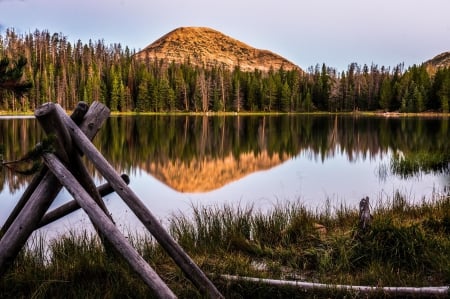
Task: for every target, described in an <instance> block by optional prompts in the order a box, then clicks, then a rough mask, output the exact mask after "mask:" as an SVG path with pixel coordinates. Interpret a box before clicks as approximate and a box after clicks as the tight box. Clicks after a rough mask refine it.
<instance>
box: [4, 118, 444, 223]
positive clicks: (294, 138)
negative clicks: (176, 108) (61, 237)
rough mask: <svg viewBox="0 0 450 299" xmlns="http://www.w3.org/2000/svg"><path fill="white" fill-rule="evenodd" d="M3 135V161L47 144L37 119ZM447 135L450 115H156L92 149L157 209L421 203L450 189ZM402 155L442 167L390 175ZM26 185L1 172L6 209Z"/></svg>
mask: <svg viewBox="0 0 450 299" xmlns="http://www.w3.org/2000/svg"><path fill="white" fill-rule="evenodd" d="M0 131H1V132H2V135H1V138H0V144H2V145H3V146H4V151H5V153H4V159H5V160H12V159H16V158H18V157H20V156H22V155H23V154H25V152H27V151H28V150H29V149H30V148H32V147H33V146H34V145H35V144H36V143H37V142H38V141H39V140H41V139H42V138H43V133H42V130H41V129H40V127H39V126H38V124H37V122H36V121H35V120H34V119H17V118H14V119H5V118H2V119H0ZM448 137H449V129H448V118H383V117H361V116H360V117H358V116H356V117H355V116H335V115H322V116H311V115H307V116H305V115H303V116H299V115H278V116H191V115H184V116H169V115H159V116H123V117H111V118H109V119H108V121H107V122H106V124H105V125H104V127H103V128H102V129H101V130H100V132H99V134H98V136H97V137H96V138H95V140H94V143H95V145H96V146H97V148H99V150H100V151H101V152H102V153H103V154H104V155H105V157H106V158H107V160H108V161H110V162H111V163H112V164H113V166H114V167H115V168H116V169H117V170H118V171H119V172H125V173H128V174H129V175H130V177H131V184H130V185H131V186H132V188H134V190H136V192H137V193H139V194H142V195H143V196H144V197H149V196H148V194H149V193H151V194H152V196H151V197H152V199H151V200H152V201H151V203H149V204H151V205H152V207H153V209H154V208H155V205H157V206H161V207H160V208H161V210H164V211H168V210H172V209H176V208H179V206H180V205H181V204H182V203H183V204H186V203H187V202H188V201H195V200H197V199H199V200H201V201H204V202H214V201H221V200H222V201H224V200H229V201H232V200H235V201H238V200H246V199H248V201H249V202H254V201H257V200H259V199H261V198H265V199H267V198H271V199H274V198H275V199H282V198H291V199H292V198H300V199H302V200H303V201H308V202H319V201H322V200H323V199H324V198H327V197H335V198H338V199H343V200H350V199H351V200H359V199H360V198H361V196H364V195H366V194H369V195H370V196H372V197H373V196H378V195H379V194H380V192H385V193H392V192H393V189H395V188H405V189H406V192H410V193H411V197H416V198H417V199H420V198H421V197H422V196H424V194H425V195H426V194H429V193H431V192H433V190H434V189H442V188H445V187H446V186H448V185H450V182H449V176H448V159H449V153H450V149H449V147H450V141H449V138H448ZM398 153H401V155H402V156H403V157H406V158H409V159H413V158H414V157H417V156H418V155H419V156H421V157H433V159H438V160H439V159H440V160H441V161H440V162H439V161H438V162H439V163H440V164H439V165H441V166H442V167H440V168H433V167H428V168H422V170H421V171H422V173H421V175H420V177H416V178H413V179H411V177H406V176H403V175H402V173H396V172H395V171H392V170H394V169H393V168H391V162H392V159H395V157H396V155H397V154H398ZM411 157H412V158H411ZM436 157H438V158H436ZM433 161H434V160H433ZM88 165H89V164H88ZM421 165H425V166H426V164H424V163H422V164H421ZM383 167H384V168H383ZM423 170H426V171H425V172H423ZM383 171H384V172H383ZM94 176H95V177H96V178H97V181H101V178H99V177H98V176H97V175H96V174H94ZM29 179H30V178H28V177H23V176H16V175H15V174H13V173H10V172H8V171H7V170H5V169H3V173H2V175H1V176H0V207H1V208H2V213H6V212H5V202H10V204H8V208H9V207H10V206H12V202H14V200H16V197H17V196H18V195H17V194H20V193H21V192H22V190H23V188H24V186H26V184H27V182H28V180H29ZM413 189H414V190H413ZM155 197H156V198H158V200H157V204H156V201H155V199H154V198H155ZM11 198H13V200H11ZM60 201H63V200H60ZM110 204H112V205H115V203H113V202H111V203H110ZM121 208H124V207H121ZM6 210H7V209H6ZM3 217H4V216H3V215H0V223H2V222H3V221H4V219H3Z"/></svg>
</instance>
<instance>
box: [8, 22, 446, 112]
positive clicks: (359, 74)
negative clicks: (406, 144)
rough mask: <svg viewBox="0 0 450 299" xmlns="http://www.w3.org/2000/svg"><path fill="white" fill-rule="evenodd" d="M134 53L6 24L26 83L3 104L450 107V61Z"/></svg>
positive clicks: (219, 108)
mask: <svg viewBox="0 0 450 299" xmlns="http://www.w3.org/2000/svg"><path fill="white" fill-rule="evenodd" d="M134 54H135V50H131V49H129V48H128V47H123V46H122V45H121V44H111V45H105V43H104V41H102V40H99V41H96V42H93V41H89V43H88V44H83V43H82V42H81V41H78V42H76V43H71V42H69V41H68V40H67V37H65V36H64V35H62V34H61V33H59V34H58V33H54V34H51V33H49V32H47V31H38V30H36V31H35V32H34V33H28V34H17V33H16V32H15V31H14V30H13V29H7V30H6V32H5V35H4V36H1V35H0V62H2V63H3V66H4V67H6V68H7V67H9V68H14V66H23V73H22V81H23V82H26V83H27V84H29V85H30V86H31V88H30V89H29V90H28V92H26V93H23V94H22V93H17V92H10V91H8V90H4V91H2V92H1V94H0V110H3V111H13V112H16V111H17V112H26V111H30V110H34V109H35V108H36V107H37V106H39V105H40V104H42V103H45V102H49V101H51V102H57V103H59V104H61V106H62V107H64V108H65V109H68V110H71V109H73V108H74V107H75V105H76V104H77V103H78V102H79V101H85V102H87V103H91V102H93V101H100V102H102V103H105V104H106V105H107V106H108V107H109V108H110V109H111V110H112V111H120V112H128V111H135V112H210V111H211V112H314V111H328V112H346V111H386V112H387V111H398V112H425V111H434V112H444V113H448V112H449V99H450V68H441V69H437V70H434V71H430V70H429V69H428V68H427V66H426V65H424V64H423V65H414V66H411V67H408V68H407V69H405V67H404V65H403V64H398V65H397V66H394V67H385V66H381V67H380V66H378V65H376V64H372V65H359V64H357V63H351V64H350V65H349V66H348V68H347V70H345V71H342V72H339V71H337V70H336V69H335V68H333V67H329V66H327V65H325V64H322V65H316V66H312V67H309V68H308V69H307V71H306V72H303V71H299V70H296V71H285V70H283V69H282V68H281V69H276V70H275V69H274V70H271V71H269V72H268V73H263V72H261V71H257V70H255V71H254V72H243V71H241V70H240V69H239V67H236V68H234V69H227V68H226V67H224V66H223V65H217V66H214V67H208V68H204V67H199V66H195V65H193V64H191V63H190V62H189V60H188V61H186V62H185V63H183V64H174V63H170V62H167V61H162V60H161V61H149V60H148V61H144V60H137V59H135V58H134ZM24 62H25V63H24ZM5 63H6V64H8V65H5Z"/></svg>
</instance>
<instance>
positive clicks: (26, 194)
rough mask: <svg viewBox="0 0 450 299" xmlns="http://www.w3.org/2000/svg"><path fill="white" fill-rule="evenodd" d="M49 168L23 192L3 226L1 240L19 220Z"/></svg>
mask: <svg viewBox="0 0 450 299" xmlns="http://www.w3.org/2000/svg"><path fill="white" fill-rule="evenodd" d="M47 172H48V168H47V166H44V167H43V168H42V169H41V170H40V171H39V173H38V174H37V175H35V176H34V177H33V179H32V180H31V182H30V184H29V185H28V187H27V188H26V189H25V191H24V192H23V194H22V196H21V197H20V199H19V201H18V202H17V204H16V205H15V207H14V209H13V210H12V211H11V213H10V214H9V216H8V218H7V219H6V221H5V223H4V224H3V226H2V228H1V230H0V239H1V238H2V236H3V235H4V234H5V233H6V231H7V230H8V229H9V228H10V227H11V224H12V223H13V222H14V220H15V219H16V218H17V215H19V213H20V211H22V209H23V207H24V206H25V204H26V203H27V202H28V200H29V199H30V196H31V194H33V192H34V190H36V188H37V186H38V185H39V183H40V182H41V180H42V179H43V178H44V176H45V175H46V174H47Z"/></svg>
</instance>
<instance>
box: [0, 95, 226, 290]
mask: <svg viewBox="0 0 450 299" xmlns="http://www.w3.org/2000/svg"><path fill="white" fill-rule="evenodd" d="M35 116H36V118H37V119H38V121H39V123H40V124H41V126H42V127H43V129H44V131H45V132H46V133H47V134H48V135H50V134H51V135H55V136H56V142H55V152H54V153H44V154H43V160H44V163H45V166H44V168H43V169H42V170H41V172H40V173H38V174H37V175H36V176H35V177H34V179H33V180H32V182H31V183H30V185H29V186H28V188H27V189H26V191H25V192H24V194H23V195H22V197H21V199H20V200H19V202H18V204H17V205H16V207H15V208H14V209H13V211H12V212H11V214H10V216H9V217H8V219H7V221H6V222H5V225H4V226H3V227H2V229H1V234H0V236H1V239H0V275H3V274H4V273H5V272H6V270H7V269H8V267H9V266H10V265H11V264H12V262H13V261H14V259H15V257H16V256H17V255H18V253H19V251H20V250H21V248H22V247H23V246H24V245H25V243H26V241H27V239H28V238H29V236H30V235H31V233H32V232H33V231H34V230H35V229H37V228H40V227H42V226H44V225H46V224H48V223H50V222H52V221H54V220H56V219H59V218H60V217H63V216H65V215H67V214H68V213H70V212H72V211H74V210H76V209H78V208H81V209H83V210H84V211H85V212H86V213H87V214H88V216H89V218H90V220H91V222H92V223H93V225H94V227H95V228H96V229H97V232H98V233H99V235H100V237H101V239H102V241H104V242H105V243H104V244H105V247H106V246H108V247H109V246H111V247H112V248H113V249H114V250H115V253H118V254H120V255H121V256H122V257H123V258H124V259H125V260H126V261H127V262H128V263H129V264H130V266H131V267H132V269H134V271H136V273H138V274H139V275H140V277H141V278H142V279H143V281H144V282H145V283H146V284H147V285H148V286H149V287H150V288H151V289H152V290H153V292H154V293H155V294H156V295H157V296H158V297H159V298H175V297H176V296H175V294H174V293H173V292H172V291H171V290H170V289H169V288H168V287H167V285H166V284H165V283H164V282H163V281H162V279H161V278H160V277H159V276H158V274H157V273H156V272H155V271H154V270H153V269H152V268H151V267H150V265H149V264H148V263H147V262H146V261H145V260H144V259H143V258H142V257H141V256H140V255H139V254H138V252H137V251H136V250H135V249H134V248H133V247H132V245H131V244H130V243H129V242H128V240H127V239H126V238H125V237H124V236H123V235H122V234H121V232H120V231H119V230H118V228H117V227H116V226H115V224H114V221H113V219H112V217H111V215H110V214H109V212H108V210H107V209H106V206H105V204H104V202H103V200H102V196H104V195H105V194H107V193H110V192H112V190H114V191H115V192H116V193H117V194H118V195H119V196H120V197H121V198H122V199H123V200H124V202H125V203H126V204H127V205H128V206H129V207H130V209H131V210H132V211H133V212H134V213H135V214H136V216H137V218H138V219H139V220H140V221H141V222H142V223H143V224H144V226H145V227H146V228H147V229H148V230H149V231H150V233H152V235H153V236H154V237H155V239H156V240H157V241H158V242H159V243H160V245H161V247H162V248H163V249H164V250H165V251H166V252H167V253H168V254H169V255H170V256H171V257H172V259H173V260H174V261H175V263H176V264H177V265H178V266H179V267H180V269H181V270H182V271H183V272H184V273H185V275H186V276H187V278H189V279H190V280H191V281H192V282H193V284H194V285H195V286H196V287H197V288H198V289H199V290H200V291H201V292H202V293H203V294H204V295H206V296H208V297H209V298H224V297H223V295H222V294H221V293H220V292H219V291H218V289H217V288H216V287H215V286H214V284H213V283H212V282H211V281H210V280H209V278H208V277H207V276H206V275H205V274H204V273H203V271H202V270H201V269H200V268H199V267H198V266H197V265H196V264H195V263H194V261H193V260H192V259H191V258H190V257H189V256H188V255H187V254H186V252H184V250H183V249H182V248H181V247H180V246H179V245H178V243H177V242H176V241H175V240H174V239H173V238H172V237H171V236H170V235H169V233H168V232H167V231H166V230H165V229H164V228H163V226H162V225H161V224H160V223H159V221H158V220H157V219H156V217H155V216H153V214H152V213H151V212H150V210H149V209H148V208H147V207H146V206H145V205H144V204H143V203H142V201H141V200H140V199H139V198H138V196H137V195H136V194H135V193H134V192H133V191H132V190H131V188H130V187H129V186H128V183H129V178H128V177H127V176H124V175H122V177H121V176H120V175H119V174H118V173H117V172H116V171H115V170H114V168H113V167H112V166H111V165H110V164H109V163H108V162H107V161H106V159H105V158H104V157H103V156H102V155H101V154H100V152H99V151H98V150H97V149H96V148H95V146H94V145H93V144H92V142H91V140H92V139H93V138H94V136H95V135H96V133H97V132H98V130H99V129H100V127H101V125H102V124H103V123H104V121H105V120H106V119H107V118H108V117H109V109H107V108H106V106H104V105H103V104H100V103H98V102H94V103H93V104H92V105H91V106H90V107H88V106H87V105H86V104H85V103H83V102H81V103H79V105H78V107H77V109H75V111H74V113H73V114H72V116H71V117H69V116H68V115H67V114H66V113H65V112H64V110H63V109H62V108H61V107H60V106H59V105H58V104H54V103H47V104H44V105H42V106H40V107H38V108H37V109H36V111H35ZM81 155H85V156H86V157H87V158H88V159H89V160H90V161H91V162H92V164H93V165H94V166H95V167H96V169H97V171H99V172H100V173H101V174H102V176H103V177H104V178H105V179H106V180H107V183H106V184H105V185H103V186H100V187H98V188H97V187H96V186H95V185H94V182H93V180H92V178H91V176H90V175H89V174H88V171H87V170H86V167H85V166H84V165H83V163H82V161H81V158H80V156H81ZM62 186H64V187H65V188H66V189H67V190H68V191H69V193H70V194H71V195H72V196H73V198H74V200H73V201H71V202H69V203H67V204H65V205H63V206H61V207H59V208H57V209H55V210H53V211H50V212H48V213H46V212H47V210H48V208H49V207H50V205H51V203H52V202H53V200H54V198H55V197H56V195H57V194H58V193H59V191H60V190H61V188H62Z"/></svg>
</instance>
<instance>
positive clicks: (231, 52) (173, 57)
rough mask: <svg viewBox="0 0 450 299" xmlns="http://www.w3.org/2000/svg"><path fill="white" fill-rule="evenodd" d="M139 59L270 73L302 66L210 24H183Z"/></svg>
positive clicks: (151, 45)
mask: <svg viewBox="0 0 450 299" xmlns="http://www.w3.org/2000/svg"><path fill="white" fill-rule="evenodd" d="M135 57H136V58H138V59H142V60H145V59H148V60H152V61H161V60H162V61H163V62H165V63H172V62H174V63H187V62H189V63H191V64H193V65H197V66H200V67H206V68H209V67H213V66H225V67H226V68H228V69H230V70H233V69H234V68H235V67H236V66H239V67H240V69H241V70H242V71H254V70H255V69H257V70H260V71H262V72H268V71H269V70H270V69H271V68H272V69H274V70H279V69H280V68H281V67H283V69H284V70H299V71H302V70H301V69H300V67H298V66H297V65H295V64H293V63H292V62H290V61H288V60H287V59H285V58H283V57H281V56H280V55H277V54H275V53H272V52H270V51H268V50H260V49H256V48H253V47H251V46H249V45H246V44H245V43H243V42H240V41H238V40H236V39H234V38H231V37H229V36H227V35H225V34H223V33H221V32H219V31H217V30H214V29H211V28H206V27H181V28H177V29H175V30H173V31H172V32H169V33H168V34H166V35H164V36H163V37H161V38H159V39H158V40H156V41H155V42H153V43H152V44H150V45H149V46H147V47H146V48H145V49H143V50H141V51H139V52H138V53H136V56H135Z"/></svg>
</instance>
